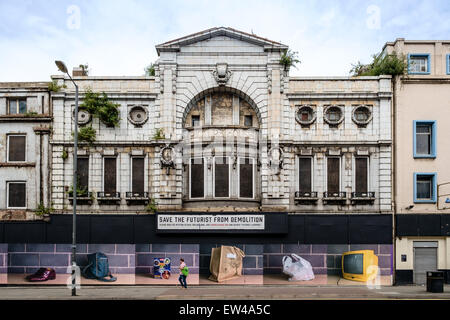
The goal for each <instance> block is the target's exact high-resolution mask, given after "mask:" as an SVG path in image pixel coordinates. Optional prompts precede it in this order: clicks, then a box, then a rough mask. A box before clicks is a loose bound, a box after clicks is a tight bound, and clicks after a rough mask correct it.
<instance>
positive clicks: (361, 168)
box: [355, 157, 369, 196]
mask: <svg viewBox="0 0 450 320" xmlns="http://www.w3.org/2000/svg"><path fill="white" fill-rule="evenodd" d="M368 191H369V158H368V157H357V158H355V192H356V194H357V196H360V195H361V194H366V193H367V192H368Z"/></svg>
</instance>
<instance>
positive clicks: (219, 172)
mask: <svg viewBox="0 0 450 320" xmlns="http://www.w3.org/2000/svg"><path fill="white" fill-rule="evenodd" d="M214 196H215V197H218V198H227V197H229V196H230V165H229V161H228V158H227V157H216V158H215V161H214Z"/></svg>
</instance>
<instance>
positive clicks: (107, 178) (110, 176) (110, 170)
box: [103, 158, 117, 192]
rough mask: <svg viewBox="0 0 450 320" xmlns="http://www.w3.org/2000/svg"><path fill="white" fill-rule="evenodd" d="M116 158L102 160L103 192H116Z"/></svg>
mask: <svg viewBox="0 0 450 320" xmlns="http://www.w3.org/2000/svg"><path fill="white" fill-rule="evenodd" d="M116 173H117V172H116V158H104V167H103V191H104V192H116V182H117V176H116Z"/></svg>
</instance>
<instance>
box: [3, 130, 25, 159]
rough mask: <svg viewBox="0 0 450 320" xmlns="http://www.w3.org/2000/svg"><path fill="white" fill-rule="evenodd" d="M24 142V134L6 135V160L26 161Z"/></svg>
mask: <svg viewBox="0 0 450 320" xmlns="http://www.w3.org/2000/svg"><path fill="white" fill-rule="evenodd" d="M26 143H27V137H26V135H24V134H20V135H16V134H9V135H8V153H7V154H8V159H7V160H8V162H25V161H26Z"/></svg>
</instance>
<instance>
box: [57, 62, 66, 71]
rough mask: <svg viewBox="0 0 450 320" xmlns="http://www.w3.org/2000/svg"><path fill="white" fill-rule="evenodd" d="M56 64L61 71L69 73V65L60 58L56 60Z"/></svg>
mask: <svg viewBox="0 0 450 320" xmlns="http://www.w3.org/2000/svg"><path fill="white" fill-rule="evenodd" d="M55 64H56V66H57V67H58V69H59V71H61V72H64V73H67V67H66V65H65V64H64V62H62V61H60V60H56V61H55Z"/></svg>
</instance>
